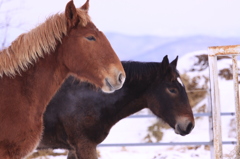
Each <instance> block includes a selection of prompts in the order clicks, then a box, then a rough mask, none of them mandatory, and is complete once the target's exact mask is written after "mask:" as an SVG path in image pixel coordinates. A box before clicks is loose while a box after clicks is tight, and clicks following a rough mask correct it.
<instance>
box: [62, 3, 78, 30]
mask: <svg viewBox="0 0 240 159" xmlns="http://www.w3.org/2000/svg"><path fill="white" fill-rule="evenodd" d="M65 16H66V18H67V24H68V27H70V28H72V27H75V26H77V25H78V23H79V17H78V14H77V9H76V7H75V5H74V4H73V0H71V1H70V2H68V4H67V5H66V8H65Z"/></svg>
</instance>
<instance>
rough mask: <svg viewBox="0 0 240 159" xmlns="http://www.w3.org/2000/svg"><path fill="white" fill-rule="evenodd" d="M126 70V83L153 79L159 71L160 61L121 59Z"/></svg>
mask: <svg viewBox="0 0 240 159" xmlns="http://www.w3.org/2000/svg"><path fill="white" fill-rule="evenodd" d="M122 65H123V68H124V70H125V72H126V81H125V82H126V83H129V82H130V83H131V82H132V81H139V80H151V79H154V78H155V77H156V76H157V75H158V72H160V66H161V63H157V62H136V61H122Z"/></svg>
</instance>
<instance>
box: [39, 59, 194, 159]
mask: <svg viewBox="0 0 240 159" xmlns="http://www.w3.org/2000/svg"><path fill="white" fill-rule="evenodd" d="M122 64H123V67H124V69H125V72H126V75H127V78H126V81H125V83H124V85H123V87H122V89H120V90H117V91H115V92H114V93H113V94H105V93H103V92H101V91H100V90H95V89H94V88H93V86H92V85H91V84H88V83H84V82H80V83H79V82H78V81H76V80H75V79H74V78H73V77H70V78H68V79H67V81H66V82H65V83H64V84H63V86H62V87H61V89H60V91H59V92H58V93H57V94H56V95H55V96H54V98H53V99H52V100H51V102H50V103H49V105H48V107H47V110H46V112H45V114H44V126H45V129H44V134H43V138H42V140H41V142H40V145H39V146H38V149H46V148H52V149H55V148H63V149H68V150H72V151H70V153H69V156H68V159H70V158H71V159H73V158H74V159H75V158H78V159H96V158H97V153H96V146H97V145H98V144H99V143H101V142H102V141H103V140H104V139H105V138H106V137H107V135H108V133H109V130H110V129H111V128H112V126H113V125H114V124H116V123H117V122H118V121H119V120H121V119H123V118H125V117H127V116H129V115H131V114H133V113H135V112H137V111H139V110H141V109H143V108H149V109H150V110H151V111H152V112H153V113H154V114H155V115H156V116H157V117H159V118H162V119H163V120H164V121H165V122H167V123H168V124H169V125H170V126H171V127H172V128H173V129H174V130H175V132H176V133H177V134H180V135H186V134H188V133H190V132H191V130H192V129H193V127H194V118H193V113H192V109H191V107H190V105H189V101H188V97H187V94H186V91H185V87H184V85H183V84H182V82H181V80H180V77H179V73H178V71H177V69H176V65H177V58H176V59H175V60H174V61H172V62H171V63H169V61H168V58H167V57H166V56H165V57H164V59H163V61H162V63H152V62H149V63H141V62H122ZM75 154H76V156H75Z"/></svg>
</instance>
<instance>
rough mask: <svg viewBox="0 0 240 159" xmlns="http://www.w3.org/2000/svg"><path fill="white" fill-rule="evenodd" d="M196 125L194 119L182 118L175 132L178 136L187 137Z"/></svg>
mask: <svg viewBox="0 0 240 159" xmlns="http://www.w3.org/2000/svg"><path fill="white" fill-rule="evenodd" d="M194 125H195V123H194V119H192V120H191V119H190V118H188V117H180V118H178V120H177V123H176V125H175V129H174V130H175V133H176V134H180V135H182V136H185V135H187V134H189V133H190V132H191V131H192V129H193V128H194Z"/></svg>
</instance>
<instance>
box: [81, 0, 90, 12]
mask: <svg viewBox="0 0 240 159" xmlns="http://www.w3.org/2000/svg"><path fill="white" fill-rule="evenodd" d="M80 9H82V10H85V11H86V12H88V9H89V0H87V1H86V2H85V4H84V5H82V7H81V8H80Z"/></svg>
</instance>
